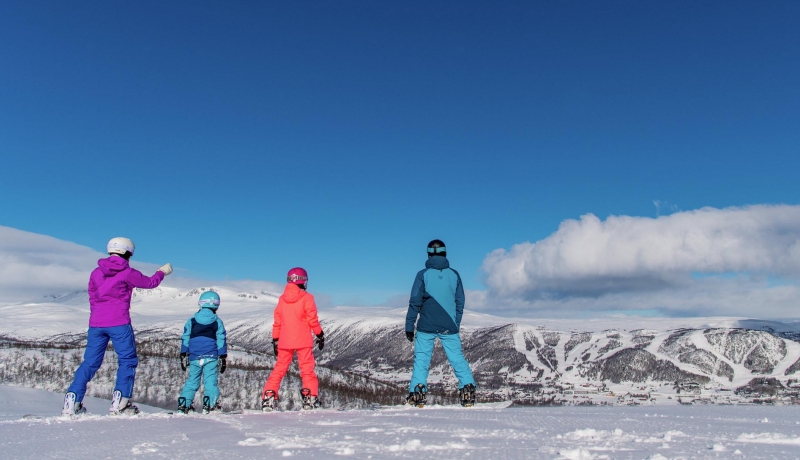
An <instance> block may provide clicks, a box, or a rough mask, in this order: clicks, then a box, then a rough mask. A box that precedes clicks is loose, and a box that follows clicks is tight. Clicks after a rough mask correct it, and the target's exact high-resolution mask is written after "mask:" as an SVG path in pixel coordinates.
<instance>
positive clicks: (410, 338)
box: [406, 331, 414, 342]
mask: <svg viewBox="0 0 800 460" xmlns="http://www.w3.org/2000/svg"><path fill="white" fill-rule="evenodd" d="M406 338H407V339H408V341H409V342H413V341H414V331H406Z"/></svg>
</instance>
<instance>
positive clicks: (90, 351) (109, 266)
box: [61, 237, 172, 415]
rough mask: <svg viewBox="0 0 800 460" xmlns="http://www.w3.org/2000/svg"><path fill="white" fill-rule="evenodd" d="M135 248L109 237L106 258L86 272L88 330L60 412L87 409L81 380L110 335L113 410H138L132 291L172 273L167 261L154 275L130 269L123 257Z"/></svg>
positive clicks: (91, 370)
mask: <svg viewBox="0 0 800 460" xmlns="http://www.w3.org/2000/svg"><path fill="white" fill-rule="evenodd" d="M135 249H136V246H134V244H133V241H131V240H129V239H128V238H121V237H119V238H112V239H111V241H109V242H108V246H107V250H108V254H109V256H110V257H108V258H107V259H100V260H98V261H97V268H95V269H94V271H93V272H92V274H91V276H90V277H89V308H90V311H91V313H90V314H89V333H88V336H87V337H86V351H85V352H84V354H83V362H82V363H81V365H80V367H78V370H77V371H75V378H74V379H73V381H72V384H71V385H70V386H69V389H67V394H66V395H65V396H64V409H63V410H62V411H61V413H62V414H64V415H75V414H82V413H84V412H86V408H85V407H83V403H82V402H81V401H83V396H84V395H85V394H86V384H88V383H89V381H90V380H92V377H94V374H95V372H97V370H98V369H100V365H101V364H103V357H104V356H105V353H106V347H107V346H108V341H109V340H110V341H111V342H112V343H113V344H114V351H116V353H117V363H118V364H119V368H118V369H117V382H116V385H115V386H114V392H113V393H112V399H111V409H109V411H110V412H111V413H112V414H120V413H123V412H124V413H126V414H127V413H133V414H135V413H137V412H139V409H138V408H137V407H136V406H134V405H133V404H132V403H131V401H130V399H131V396H132V394H133V381H134V379H135V378H136V366H137V365H139V358H138V357H137V356H136V340H135V338H134V336H133V327H132V326H131V313H130V310H131V295H132V294H133V289H134V288H141V289H153V288H156V287H158V285H159V284H161V281H162V280H163V279H164V277H165V276H166V275H169V274H170V273H172V265H170V264H166V265H164V266H163V267H161V268H159V269H158V271H156V273H155V274H154V275H153V276H145V275H143V274H142V273H141V272H140V271H139V270H136V269H134V268H131V267H130V265H129V264H128V260H129V259H130V258H131V256H133V251H134V250H135Z"/></svg>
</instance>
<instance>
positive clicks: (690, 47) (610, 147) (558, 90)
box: [0, 1, 800, 304]
mask: <svg viewBox="0 0 800 460" xmlns="http://www.w3.org/2000/svg"><path fill="white" fill-rule="evenodd" d="M493 3H495V2H418V3H415V2H397V3H388V2H350V1H347V2H286V3H284V4H277V3H266V2H238V3H235V4H230V3H220V2H99V1H98V2H43V3H39V2H37V3H31V2H23V1H18V2H2V3H0V170H2V171H3V172H4V174H3V176H4V177H3V180H2V181H0V225H5V226H10V227H15V228H19V229H23V230H27V231H32V232H36V233H42V234H47V235H51V236H54V237H57V238H60V239H65V240H69V241H74V242H76V243H79V244H82V245H86V246H89V247H92V248H94V249H98V250H102V249H103V247H104V245H105V242H106V241H107V240H108V238H110V237H111V236H116V235H126V236H130V237H131V238H133V239H134V240H135V241H136V243H137V246H138V248H139V249H138V251H137V258H139V259H140V260H144V261H147V262H153V263H161V262H166V261H170V262H172V263H173V264H174V265H176V266H177V267H181V268H183V269H185V270H186V271H187V273H188V274H190V275H192V276H197V277H205V278H212V279H242V278H250V279H264V280H280V279H281V278H282V277H283V276H285V272H286V270H287V269H288V268H291V267H293V266H296V265H300V266H304V267H306V268H307V269H308V270H309V272H310V276H311V287H312V291H313V290H317V291H319V292H324V293H327V294H329V295H330V296H332V298H333V301H334V302H335V303H337V304H342V303H348V304H359V303H360V304H375V303H380V302H383V301H385V300H386V299H387V298H389V297H391V296H394V295H397V294H406V293H407V291H408V290H409V289H410V287H411V282H412V281H413V276H414V273H415V272H416V270H418V269H420V268H422V264H423V262H424V260H425V253H424V247H425V244H426V243H427V242H428V241H429V240H430V239H433V238H441V239H443V240H445V242H446V243H447V245H448V247H449V248H450V254H449V255H450V259H451V262H452V264H453V266H454V267H455V268H457V269H459V270H460V272H461V274H462V276H463V278H464V282H465V285H466V286H467V288H469V289H482V288H483V287H484V282H483V277H484V275H483V273H482V271H481V264H482V263H483V261H484V259H485V258H486V256H487V254H489V253H490V252H491V251H493V250H495V249H497V248H509V247H511V246H512V245H514V244H518V243H523V242H526V241H531V242H534V241H538V240H541V239H543V238H546V237H548V236H549V235H551V234H553V233H554V232H556V230H557V229H558V227H559V224H560V223H561V222H562V221H564V220H565V219H577V218H579V217H580V216H581V215H584V214H586V213H592V214H595V215H597V216H599V217H600V218H605V217H606V216H608V215H630V216H649V217H654V216H656V214H657V212H659V213H662V214H663V213H671V212H674V211H681V210H693V209H698V208H701V207H704V206H712V207H716V208H725V207H728V206H745V205H750V204H777V203H786V204H797V203H798V201H799V200H798V197H800V193H799V192H800V185H798V184H800V180H798V171H800V159H799V158H800V148H799V147H800V129H798V128H797V127H798V126H800V86H798V84H797V82H798V81H800V60H799V59H798V58H797V56H798V55H800V35H798V34H797V30H796V26H797V24H798V20H800V3H797V2H790V1H783V2H781V1H775V2H769V3H764V4H755V3H752V2H638V1H629V2H551V3H545V2H504V3H502V4H499V5H498V4H493ZM654 201H659V202H661V203H664V204H663V205H661V206H660V210H658V211H657V208H656V206H655V205H654Z"/></svg>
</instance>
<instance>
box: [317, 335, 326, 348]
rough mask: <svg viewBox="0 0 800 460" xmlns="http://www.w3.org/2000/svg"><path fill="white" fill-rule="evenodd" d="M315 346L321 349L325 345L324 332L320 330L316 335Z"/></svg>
mask: <svg viewBox="0 0 800 460" xmlns="http://www.w3.org/2000/svg"><path fill="white" fill-rule="evenodd" d="M317 346H318V347H319V351H322V348H323V347H324V346H325V332H320V333H319V335H318V336H317Z"/></svg>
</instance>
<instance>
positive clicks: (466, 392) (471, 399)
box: [458, 383, 475, 407]
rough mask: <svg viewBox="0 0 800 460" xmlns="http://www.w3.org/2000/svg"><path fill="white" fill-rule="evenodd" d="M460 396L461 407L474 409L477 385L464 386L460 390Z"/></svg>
mask: <svg viewBox="0 0 800 460" xmlns="http://www.w3.org/2000/svg"><path fill="white" fill-rule="evenodd" d="M458 396H459V399H460V400H461V405H462V406H464V407H472V406H474V405H475V385H473V384H471V383H470V384H469V385H464V386H463V387H462V388H461V389H459V390H458Z"/></svg>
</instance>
